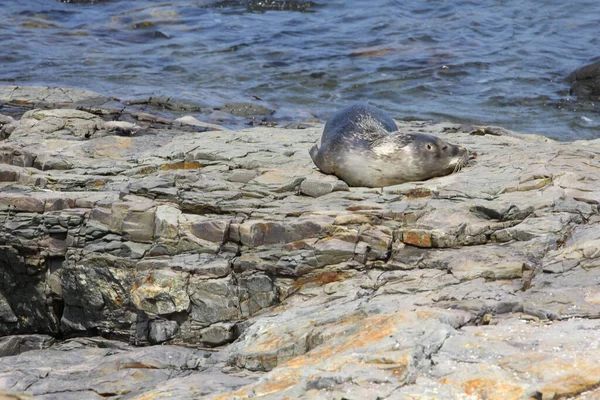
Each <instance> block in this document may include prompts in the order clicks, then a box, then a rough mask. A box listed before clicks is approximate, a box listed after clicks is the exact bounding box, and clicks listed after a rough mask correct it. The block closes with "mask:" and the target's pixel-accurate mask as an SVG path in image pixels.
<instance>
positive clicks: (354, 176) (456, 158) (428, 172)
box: [309, 104, 471, 187]
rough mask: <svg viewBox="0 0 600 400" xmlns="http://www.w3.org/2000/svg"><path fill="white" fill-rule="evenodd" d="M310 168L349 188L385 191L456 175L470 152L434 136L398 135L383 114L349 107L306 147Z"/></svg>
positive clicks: (359, 106)
mask: <svg viewBox="0 0 600 400" xmlns="http://www.w3.org/2000/svg"><path fill="white" fill-rule="evenodd" d="M309 153H310V156H311V158H312V159H313V161H314V163H315V165H316V166H317V167H318V168H319V169H320V170H321V171H322V172H324V173H326V174H333V175H336V176H337V177H338V178H340V179H342V180H343V181H344V182H346V183H347V184H348V185H350V186H366V187H384V186H391V185H397V184H399V183H404V182H412V181H423V180H426V179H429V178H433V177H436V176H444V175H448V174H451V173H454V172H457V171H459V170H460V169H461V168H462V167H464V166H465V165H466V164H467V161H468V160H469V158H470V156H471V154H470V153H469V151H468V150H467V149H465V148H463V147H460V146H456V145H453V144H450V143H448V142H446V141H444V140H442V139H440V138H438V137H436V136H432V135H425V134H421V133H400V132H398V127H397V126H396V123H395V122H394V120H393V119H392V118H391V117H390V116H389V115H387V114H386V113H385V112H383V111H382V110H380V109H378V108H376V107H373V106H370V105H367V104H354V105H351V106H349V107H346V108H344V109H342V110H340V111H338V112H337V113H335V114H334V115H333V117H331V119H330V120H329V121H327V123H326V124H325V128H324V129H323V135H322V136H321V139H319V141H318V142H317V143H315V145H314V146H313V147H312V148H311V149H310V151H309Z"/></svg>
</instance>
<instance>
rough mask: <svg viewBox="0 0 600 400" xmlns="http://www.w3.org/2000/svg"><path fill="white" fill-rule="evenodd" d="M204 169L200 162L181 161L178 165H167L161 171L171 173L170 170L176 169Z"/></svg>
mask: <svg viewBox="0 0 600 400" xmlns="http://www.w3.org/2000/svg"><path fill="white" fill-rule="evenodd" d="M202 167H203V165H202V164H200V163H198V162H187V161H180V162H176V163H171V164H165V165H163V166H162V167H160V170H161V171H169V170H175V169H200V168H202Z"/></svg>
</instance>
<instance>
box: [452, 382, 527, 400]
mask: <svg viewBox="0 0 600 400" xmlns="http://www.w3.org/2000/svg"><path fill="white" fill-rule="evenodd" d="M440 383H441V384H442V385H448V384H458V385H460V386H461V387H462V388H463V390H464V391H465V393H466V394H468V395H469V396H473V395H475V396H477V398H478V399H486V400H512V399H515V400H517V399H522V398H524V397H525V391H526V390H525V388H524V387H523V386H521V385H519V384H516V383H510V382H508V381H506V380H497V379H491V378H477V379H472V380H469V381H466V382H456V381H454V380H452V379H448V378H443V379H441V380H440Z"/></svg>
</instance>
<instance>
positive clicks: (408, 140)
mask: <svg viewBox="0 0 600 400" xmlns="http://www.w3.org/2000/svg"><path fill="white" fill-rule="evenodd" d="M378 142H379V143H373V146H372V147H371V149H372V150H373V153H375V154H376V155H378V156H380V157H382V158H384V159H386V160H388V161H389V162H390V163H391V164H390V165H394V163H398V162H401V163H402V165H403V167H402V168H401V169H398V171H397V176H398V178H399V179H400V180H404V181H421V180H425V179H429V178H433V177H436V176H444V175H448V174H451V173H454V172H458V171H459V170H460V169H461V168H462V167H464V166H465V165H466V164H467V161H468V160H469V158H470V157H471V154H470V153H469V151H468V150H467V149H465V148H464V147H461V146H457V145H454V144H451V143H448V142H446V141H445V140H443V139H440V138H438V137H436V136H432V135H425V134H420V133H404V134H392V135H388V136H385V137H383V138H382V139H381V140H380V141H378Z"/></svg>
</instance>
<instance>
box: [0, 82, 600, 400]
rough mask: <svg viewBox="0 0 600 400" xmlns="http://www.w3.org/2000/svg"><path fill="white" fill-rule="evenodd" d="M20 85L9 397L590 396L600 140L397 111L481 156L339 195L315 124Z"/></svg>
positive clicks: (3, 351)
mask: <svg viewBox="0 0 600 400" xmlns="http://www.w3.org/2000/svg"><path fill="white" fill-rule="evenodd" d="M19 90H21V91H24V92H23V93H26V94H27V97H25V98H23V96H25V95H24V94H22V93H21V95H20V96H21V97H19V98H18V100H19V101H20V102H22V103H23V104H28V105H32V104H33V105H35V104H37V103H38V102H44V107H43V108H32V107H29V109H28V111H27V112H24V113H21V114H20V115H15V114H14V113H13V115H12V116H8V115H6V116H2V115H0V122H1V123H0V126H1V128H0V138H2V140H0V220H1V221H2V224H1V225H0V336H1V337H0V399H4V398H7V399H12V398H14V399H19V398H22V399H27V398H31V397H32V396H33V397H35V398H36V399H38V398H39V399H88V398H89V399H100V398H105V399H106V398H110V399H162V398H173V399H190V398H208V399H254V398H265V399H285V398H299V399H302V398H306V399H321V398H322V399H342V398H343V399H370V398H389V399H396V398H398V399H401V398H417V399H431V398H436V399H460V398H464V399H480V398H481V399H522V398H534V399H555V398H565V397H576V398H581V399H593V398H597V397H598V396H600V392H599V391H598V387H599V386H600V347H599V346H600V344H599V343H600V342H599V339H598V338H599V337H600V318H599V317H600V216H599V208H598V207H599V202H600V182H599V178H598V177H599V176H600V173H599V171H600V140H595V141H580V142H573V143H559V142H554V141H552V140H550V139H547V138H544V137H541V136H536V135H520V134H516V133H513V132H510V131H506V130H504V129H501V128H495V127H473V126H461V125H457V124H449V123H441V124H433V123H427V122H410V123H408V122H402V123H399V127H400V129H401V130H406V131H417V132H424V133H430V134H434V135H438V136H440V137H442V138H443V139H445V140H447V141H449V142H452V143H456V144H460V145H462V146H465V147H467V148H468V149H470V150H471V151H475V152H477V153H478V158H477V159H476V160H474V161H472V162H471V163H470V164H469V165H468V166H467V167H465V168H464V169H463V170H462V171H460V172H459V173H456V174H453V175H449V176H446V177H440V178H435V179H431V180H428V181H425V182H413V183H405V184H401V185H397V186H391V187H386V188H381V189H368V188H349V187H348V186H347V185H346V184H345V183H344V182H342V181H340V180H338V179H337V178H335V177H334V176H327V175H324V174H321V173H320V172H319V171H318V170H317V169H316V168H315V167H314V165H313V164H312V161H311V159H310V156H309V155H308V149H309V148H310V146H312V144H313V143H314V142H315V141H316V140H317V139H318V137H319V136H320V134H321V131H322V125H318V124H315V125H314V126H312V127H307V128H306V129H284V128H267V127H258V128H251V129H246V130H237V131H232V130H228V129H226V128H224V127H215V126H208V125H206V124H205V125H203V124H202V123H200V121H197V120H195V119H194V118H193V117H185V118H181V119H180V120H179V121H177V122H176V121H175V120H169V119H166V118H159V117H156V118H146V119H141V120H138V122H136V124H135V127H133V126H132V125H133V124H130V125H128V124H126V123H121V122H122V121H107V120H106V116H107V115H109V114H110V112H108V111H106V110H105V109H104V108H103V107H104V106H103V104H105V102H106V101H108V99H107V98H103V96H101V95H97V94H94V93H90V92H84V91H77V90H74V89H68V88H62V89H60V90H58V89H52V88H28V89H19ZM36 90H37V91H39V92H38V93H37V94H36ZM19 93H20V92H18V91H17V89H15V87H12V88H11V87H0V100H2V101H5V102H6V101H9V100H11V101H15V98H14V96H17V95H18V94H19ZM61 93H62V94H61ZM3 96H4V97H3ZM8 96H12V97H8ZM61 96H62V97H61ZM49 99H51V100H49ZM49 101H51V102H54V103H55V104H54V107H52V104H49ZM65 104H67V105H68V106H65ZM73 104H77V107H73V106H72V105H73ZM103 110H104V111H106V112H104V111H103ZM1 112H2V109H1V108H0V113H1ZM146 117H147V116H146ZM148 119H149V120H151V121H152V122H145V121H147V120H148ZM195 121H197V123H196V122H195ZM197 126H202V127H203V129H209V130H207V131H203V132H198V131H197V130H194V129H190V127H197ZM216 129H219V130H216ZM596 268H598V269H596Z"/></svg>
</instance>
